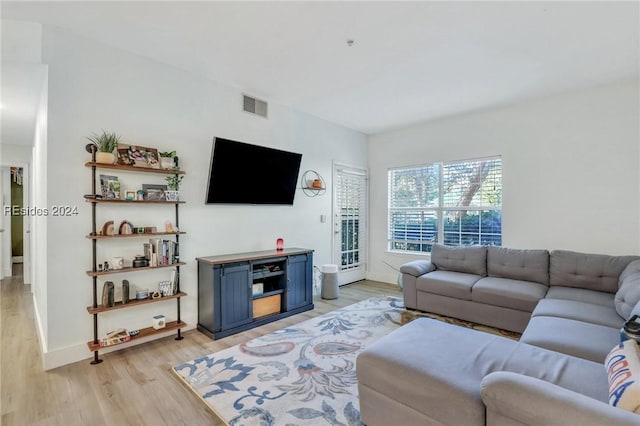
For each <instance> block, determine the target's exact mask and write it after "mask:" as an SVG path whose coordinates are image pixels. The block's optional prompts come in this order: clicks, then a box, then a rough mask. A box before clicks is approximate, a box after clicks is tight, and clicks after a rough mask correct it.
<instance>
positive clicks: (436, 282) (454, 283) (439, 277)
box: [416, 271, 482, 300]
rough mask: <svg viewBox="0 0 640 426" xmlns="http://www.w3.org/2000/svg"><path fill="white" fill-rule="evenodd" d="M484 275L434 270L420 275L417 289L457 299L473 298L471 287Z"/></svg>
mask: <svg viewBox="0 0 640 426" xmlns="http://www.w3.org/2000/svg"><path fill="white" fill-rule="evenodd" d="M481 278H482V277H481V276H480V275H473V274H465V273H462V272H452V271H433V272H429V273H428V274H425V275H423V276H421V277H418V279H417V281H416V289H417V290H418V291H424V292H427V293H435V294H439V295H442V296H448V297H453V298H455V299H463V300H471V287H473V285H474V284H475V283H476V282H477V281H478V280H479V279H481Z"/></svg>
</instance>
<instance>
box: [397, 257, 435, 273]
mask: <svg viewBox="0 0 640 426" xmlns="http://www.w3.org/2000/svg"><path fill="white" fill-rule="evenodd" d="M435 270H436V265H434V264H433V263H431V261H429V260H413V261H411V262H407V263H405V264H404V265H402V266H401V267H400V272H402V273H403V274H409V275H413V276H414V277H419V276H420V275H423V274H426V273H427V272H431V271H435Z"/></svg>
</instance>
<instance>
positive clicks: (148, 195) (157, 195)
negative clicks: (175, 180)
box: [142, 183, 167, 201]
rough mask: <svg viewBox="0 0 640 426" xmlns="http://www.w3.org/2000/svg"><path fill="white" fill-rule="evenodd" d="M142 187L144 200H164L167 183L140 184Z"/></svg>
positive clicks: (165, 198)
mask: <svg viewBox="0 0 640 426" xmlns="http://www.w3.org/2000/svg"><path fill="white" fill-rule="evenodd" d="M142 189H143V191H144V192H145V198H144V199H145V200H146V201H166V200H167V196H166V195H165V193H164V191H166V190H167V185H155V184H147V183H144V184H142Z"/></svg>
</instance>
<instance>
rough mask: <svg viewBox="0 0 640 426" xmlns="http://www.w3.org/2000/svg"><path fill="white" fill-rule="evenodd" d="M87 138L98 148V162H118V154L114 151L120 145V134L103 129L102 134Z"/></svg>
mask: <svg viewBox="0 0 640 426" xmlns="http://www.w3.org/2000/svg"><path fill="white" fill-rule="evenodd" d="M87 139H88V140H89V141H90V142H91V143H92V144H94V145H95V146H96V148H98V152H96V163H102V164H113V163H115V162H116V156H115V154H114V153H113V151H114V150H115V149H116V147H117V146H118V142H119V141H120V136H119V135H118V134H116V133H115V132H107V131H105V130H103V131H102V134H100V135H98V134H96V133H94V134H93V135H91V136H89V137H87Z"/></svg>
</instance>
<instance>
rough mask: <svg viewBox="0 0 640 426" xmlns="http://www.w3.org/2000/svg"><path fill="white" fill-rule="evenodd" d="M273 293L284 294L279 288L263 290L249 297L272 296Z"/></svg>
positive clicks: (254, 298)
mask: <svg viewBox="0 0 640 426" xmlns="http://www.w3.org/2000/svg"><path fill="white" fill-rule="evenodd" d="M274 294H284V290H283V289H281V288H279V289H277V290H272V291H267V292H264V293H262V294H256V295H255V296H252V297H251V298H252V299H253V300H256V299H262V298H264V297H269V296H273V295H274Z"/></svg>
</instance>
